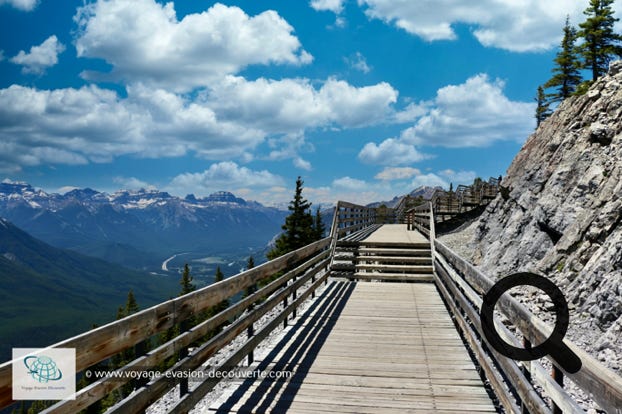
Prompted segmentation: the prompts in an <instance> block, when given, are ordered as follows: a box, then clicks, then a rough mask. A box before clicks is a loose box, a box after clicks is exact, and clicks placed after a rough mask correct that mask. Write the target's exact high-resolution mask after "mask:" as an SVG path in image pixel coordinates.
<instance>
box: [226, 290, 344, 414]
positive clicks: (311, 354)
mask: <svg viewBox="0 0 622 414" xmlns="http://www.w3.org/2000/svg"><path fill="white" fill-rule="evenodd" d="M355 286H356V284H354V283H332V284H331V286H329V287H328V289H326V290H325V291H324V292H322V294H321V295H320V296H319V297H318V298H317V299H316V301H315V302H314V303H313V304H312V305H311V306H310V307H309V309H307V310H306V312H305V313H304V314H303V315H302V317H301V318H299V319H298V322H297V323H296V324H295V325H294V326H292V327H291V328H290V330H289V331H288V332H287V334H286V335H285V336H284V337H283V338H282V340H281V341H279V343H277V344H276V345H275V347H274V348H273V349H272V351H271V352H270V353H269V354H268V355H267V356H266V357H265V358H264V359H263V361H262V362H261V363H259V365H258V366H257V368H256V369H257V370H260V371H267V370H271V371H275V372H276V371H291V372H293V373H294V374H293V376H292V377H291V378H289V379H288V380H275V379H272V378H266V379H247V380H245V381H244V382H243V383H242V384H241V385H240V386H239V387H238V388H237V389H236V391H235V392H234V393H233V394H232V395H231V396H230V397H229V398H228V399H227V400H226V401H225V402H224V404H222V405H221V406H220V407H219V408H218V409H217V410H216V411H215V412H217V413H228V412H229V411H230V410H231V409H233V408H234V406H236V405H237V404H238V403H240V399H241V398H242V397H244V396H245V394H246V397H245V398H246V401H243V402H241V405H240V406H238V407H237V409H236V410H235V411H236V412H238V413H246V412H267V411H273V412H286V411H287V410H288V408H289V407H290V405H291V403H292V401H293V397H294V396H295V395H296V393H297V391H298V390H299V389H300V386H301V384H302V381H303V380H304V378H305V376H306V375H307V373H308V372H309V368H310V367H311V365H312V364H313V361H314V360H315V359H316V357H317V354H318V352H319V350H320V348H322V345H323V344H324V342H325V341H326V338H327V337H328V335H329V333H330V332H331V330H332V329H333V327H334V326H335V323H336V322H337V319H338V318H339V315H340V314H341V312H342V311H343V308H344V307H345V305H346V303H347V301H348V299H349V297H350V295H351V294H352V291H353V290H354V288H355ZM320 307H321V308H320ZM314 312H315V313H314ZM283 351H284V353H283V354H282V355H281V356H280V357H279V358H278V360H277V356H278V355H279V353H280V352H283ZM271 364H274V365H273V366H272V367H269V366H270V365H271ZM251 388H255V389H254V390H253V391H252V392H251V393H249V390H250V389H251Z"/></svg>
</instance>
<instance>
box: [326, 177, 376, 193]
mask: <svg viewBox="0 0 622 414" xmlns="http://www.w3.org/2000/svg"><path fill="white" fill-rule="evenodd" d="M333 187H337V188H340V189H345V190H351V191H361V190H365V189H367V188H368V187H369V186H368V184H367V183H366V182H365V181H363V180H358V179H356V178H351V177H342V178H338V179H336V180H334V181H333Z"/></svg>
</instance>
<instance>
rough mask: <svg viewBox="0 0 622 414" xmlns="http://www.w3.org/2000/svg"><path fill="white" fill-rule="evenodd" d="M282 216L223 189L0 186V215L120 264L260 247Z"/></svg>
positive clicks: (5, 183) (52, 241)
mask: <svg viewBox="0 0 622 414" xmlns="http://www.w3.org/2000/svg"><path fill="white" fill-rule="evenodd" d="M286 214H287V213H286V212H283V211H281V210H277V209H275V208H269V207H264V206H263V205H261V204H259V203H257V202H253V201H246V200H243V199H241V198H238V197H235V196H234V195H233V194H231V193H229V192H225V191H221V192H217V193H214V194H211V195H209V196H207V197H203V198H197V197H195V196H194V195H188V196H186V197H185V198H180V197H176V196H172V195H170V194H168V193H166V192H162V191H158V190H153V189H149V190H145V189H141V190H136V191H127V190H122V191H117V192H115V193H112V194H108V193H103V192H99V191H95V190H92V189H89V188H86V189H75V190H72V191H69V192H67V193H65V194H58V193H46V192H45V191H42V190H38V189H35V188H33V187H32V186H31V185H29V184H27V183H24V182H11V181H8V180H5V181H3V182H1V183H0V217H5V218H6V219H8V220H9V221H11V222H13V223H14V224H15V225H17V226H19V227H20V228H22V229H23V230H25V231H27V232H28V233H30V234H32V235H33V236H35V237H37V238H39V239H41V240H43V241H45V242H47V243H50V244H52V245H54V246H57V247H63V248H70V249H74V250H77V251H80V252H82V253H86V254H91V255H94V256H97V257H102V258H105V259H108V260H113V261H116V262H120V263H124V264H129V263H127V261H126V260H119V259H116V260H115V258H116V256H118V255H119V254H121V256H130V257H132V258H139V257H141V255H145V254H147V255H150V254H151V255H152V256H153V254H157V256H158V257H159V256H161V255H166V254H172V253H177V252H180V251H200V250H206V251H213V250H214V249H215V248H216V249H228V248H240V249H243V248H246V247H260V246H265V245H266V243H267V242H268V241H269V240H270V239H272V237H274V235H275V234H277V233H278V232H279V231H280V226H281V224H282V223H283V219H284V217H285V215H286Z"/></svg>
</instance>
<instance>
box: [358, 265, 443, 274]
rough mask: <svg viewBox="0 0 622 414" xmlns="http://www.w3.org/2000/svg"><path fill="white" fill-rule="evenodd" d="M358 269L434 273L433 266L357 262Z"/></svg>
mask: <svg viewBox="0 0 622 414" xmlns="http://www.w3.org/2000/svg"><path fill="white" fill-rule="evenodd" d="M356 269H357V270H380V271H386V272H409V273H432V266H416V265H387V264H357V265H356Z"/></svg>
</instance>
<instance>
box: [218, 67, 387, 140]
mask: <svg viewBox="0 0 622 414" xmlns="http://www.w3.org/2000/svg"><path fill="white" fill-rule="evenodd" d="M397 95H398V92H397V91H396V90H395V89H393V87H392V86H391V85H389V84H388V83H385V82H382V83H378V84H376V85H371V86H364V87H354V86H352V85H350V84H349V83H347V82H345V81H341V80H336V79H332V78H331V79H328V80H326V81H325V82H324V83H323V84H322V85H321V87H320V88H319V89H318V88H316V87H314V86H313V85H312V84H311V82H310V81H309V80H307V79H282V80H278V81H277V80H270V79H264V78H259V79H257V80H254V81H247V80H246V79H244V78H242V77H235V76H228V77H226V78H225V79H224V80H223V81H222V82H221V83H220V84H219V85H215V86H214V87H213V88H212V89H211V90H210V92H209V96H208V97H207V98H206V99H207V100H208V101H209V102H210V105H211V107H213V108H214V110H215V111H216V113H217V114H219V116H221V117H222V118H223V119H235V120H237V122H240V123H243V124H245V125H250V126H253V127H256V128H261V129H263V130H266V131H271V132H273V133H295V132H299V131H300V130H302V129H306V128H313V127H319V126H328V125H331V124H335V125H338V126H341V127H362V126H366V125H370V124H374V123H378V122H381V121H383V120H384V119H386V117H387V116H388V114H390V113H391V111H392V108H391V105H392V104H394V103H395V102H396V101H397Z"/></svg>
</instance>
